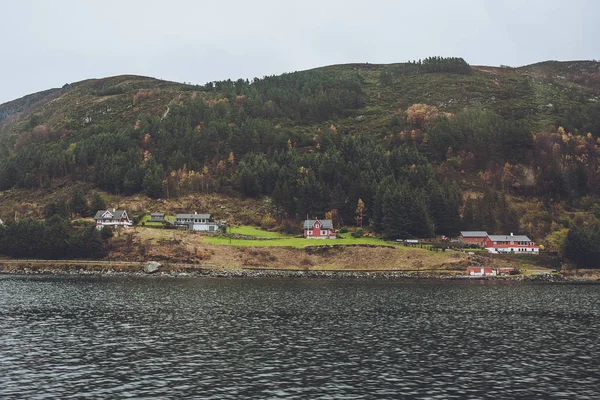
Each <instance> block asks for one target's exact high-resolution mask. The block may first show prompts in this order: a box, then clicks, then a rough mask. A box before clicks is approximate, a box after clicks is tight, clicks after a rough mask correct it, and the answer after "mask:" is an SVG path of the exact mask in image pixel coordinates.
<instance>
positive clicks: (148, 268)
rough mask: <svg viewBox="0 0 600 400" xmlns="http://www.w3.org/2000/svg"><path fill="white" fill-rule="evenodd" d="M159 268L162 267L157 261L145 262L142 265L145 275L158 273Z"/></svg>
mask: <svg viewBox="0 0 600 400" xmlns="http://www.w3.org/2000/svg"><path fill="white" fill-rule="evenodd" d="M160 267H162V264H161V263H159V262H158V261H147V262H145V263H144V272H145V273H147V274H153V273H155V272H158V270H159V269H160Z"/></svg>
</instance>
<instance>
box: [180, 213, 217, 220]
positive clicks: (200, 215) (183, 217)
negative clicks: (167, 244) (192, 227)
mask: <svg viewBox="0 0 600 400" xmlns="http://www.w3.org/2000/svg"><path fill="white" fill-rule="evenodd" d="M175 218H177V219H180V218H181V219H191V218H193V219H197V218H200V219H210V214H177V215H176V216H175Z"/></svg>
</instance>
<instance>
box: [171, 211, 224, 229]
mask: <svg viewBox="0 0 600 400" xmlns="http://www.w3.org/2000/svg"><path fill="white" fill-rule="evenodd" d="M175 225H177V226H178V227H179V228H182V229H188V230H190V231H206V232H216V231H218V230H219V227H220V226H221V224H220V223H219V222H215V221H212V220H211V218H210V214H198V213H193V214H177V215H176V216H175Z"/></svg>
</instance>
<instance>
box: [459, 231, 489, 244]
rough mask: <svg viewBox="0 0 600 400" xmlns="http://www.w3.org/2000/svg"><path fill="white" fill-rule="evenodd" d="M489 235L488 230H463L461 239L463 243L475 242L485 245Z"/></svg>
mask: <svg viewBox="0 0 600 400" xmlns="http://www.w3.org/2000/svg"><path fill="white" fill-rule="evenodd" d="M487 236H488V234H487V232H486V231H461V232H460V236H459V240H460V241H461V242H463V243H473V244H476V245H478V246H481V247H483V245H484V244H485V239H486V238H487Z"/></svg>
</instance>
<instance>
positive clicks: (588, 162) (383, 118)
mask: <svg viewBox="0 0 600 400" xmlns="http://www.w3.org/2000/svg"><path fill="white" fill-rule="evenodd" d="M599 136H600V63H598V62H592V61H573V62H555V61H549V62H543V63H538V64H533V65H529V66H524V67H519V68H510V67H502V68H497V67H486V66H469V65H468V64H466V63H465V62H464V61H463V60H462V59H458V58H451V59H443V58H429V59H426V60H423V61H419V62H409V63H400V64H389V65H376V64H347V65H334V66H328V67H323V68H317V69H314V70H309V71H302V72H295V73H290V74H283V75H281V76H272V77H265V78H262V79H254V80H253V81H251V82H250V81H246V80H237V81H223V82H211V83H208V84H206V85H202V86H199V85H187V84H179V83H173V82H166V81H161V80H157V79H153V78H147V77H139V76H117V77H110V78H104V79H90V80H86V81H82V82H77V83H72V84H68V85H65V86H64V87H63V88H60V89H50V90H47V91H44V92H40V93H36V94H32V95H29V96H26V97H24V98H22V99H18V100H15V101H12V102H9V103H5V104H2V105H0V190H2V191H4V192H2V193H1V194H0V199H3V201H2V202H0V216H2V217H4V219H7V218H8V217H9V216H12V215H13V214H14V212H15V210H14V208H15V207H16V206H17V205H18V208H19V210H18V212H19V213H20V215H23V216H32V217H43V209H44V204H45V203H47V202H48V201H49V200H52V199H63V200H64V199H67V198H68V196H69V192H70V190H71V188H72V187H81V188H83V189H84V190H85V191H87V192H89V191H91V190H100V191H102V192H103V193H104V195H105V197H110V199H109V200H110V201H112V202H113V203H121V204H126V203H127V202H128V199H129V198H130V196H132V195H137V197H138V198H139V196H140V195H146V196H148V197H150V198H153V199H157V198H161V199H168V200H169V201H173V202H175V203H176V204H179V206H174V208H176V209H179V208H181V209H183V208H184V207H186V206H188V207H189V206H190V202H187V203H186V204H181V202H179V203H177V202H178V199H183V198H186V196H191V197H192V198H198V199H201V198H203V196H217V197H219V198H221V199H223V200H222V204H230V203H232V202H233V203H235V199H236V198H243V199H247V200H246V201H247V202H249V203H248V204H254V205H252V206H249V208H248V209H247V210H238V211H236V212H234V213H229V215H228V218H230V219H231V220H233V221H238V220H239V221H242V222H248V220H249V219H254V221H255V222H256V223H259V222H260V219H261V218H262V217H264V216H265V215H266V214H270V215H272V217H273V218H274V219H275V220H276V224H278V225H280V226H286V224H288V225H289V224H292V225H293V224H294V223H295V221H297V220H298V219H300V218H301V216H304V215H306V214H309V215H313V216H320V217H324V216H325V213H326V212H329V213H328V214H327V216H329V217H332V218H333V219H334V220H336V223H337V224H338V225H342V224H343V225H350V226H352V225H355V224H356V222H355V218H354V217H355V209H356V204H357V201H358V199H362V200H363V202H364V204H365V205H366V210H365V213H364V221H363V222H364V225H365V226H369V227H370V229H371V230H372V231H374V232H375V233H376V234H381V235H383V236H386V237H388V238H397V237H409V236H415V237H428V236H432V235H434V234H455V233H456V232H457V231H458V230H460V229H467V228H472V229H475V228H482V229H487V230H489V231H508V230H510V231H512V230H514V231H520V232H526V233H528V234H529V235H531V236H533V237H534V238H535V240H538V241H539V240H543V239H544V238H545V237H546V236H548V235H550V234H552V233H553V232H564V231H561V230H564V229H568V228H569V227H572V226H575V225H578V224H579V225H581V224H582V223H583V222H585V223H586V224H592V225H594V224H597V223H598V220H597V218H596V217H595V216H594V214H593V212H592V211H593V210H594V207H595V205H596V204H597V203H598V194H599V189H598V188H599V187H600V169H599V164H598V155H599V154H598V153H599V150H598V137H599ZM146 201H149V200H144V202H146ZM199 202H200V203H202V201H201V200H199ZM191 203H192V205H193V203H194V201H193V200H192V201H191ZM223 207H226V206H223ZM225 213H226V212H225ZM248 214H252V216H251V217H250V216H249V215H248ZM563 236H564V235H563Z"/></svg>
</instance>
